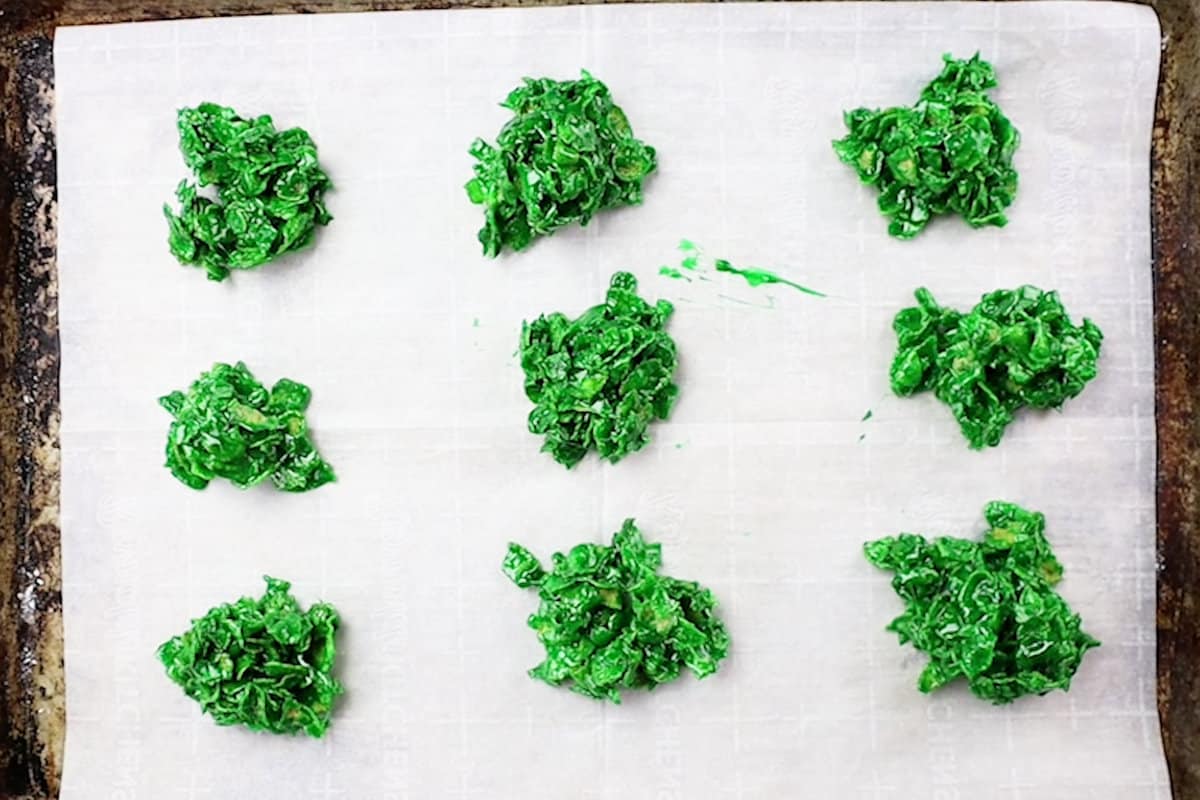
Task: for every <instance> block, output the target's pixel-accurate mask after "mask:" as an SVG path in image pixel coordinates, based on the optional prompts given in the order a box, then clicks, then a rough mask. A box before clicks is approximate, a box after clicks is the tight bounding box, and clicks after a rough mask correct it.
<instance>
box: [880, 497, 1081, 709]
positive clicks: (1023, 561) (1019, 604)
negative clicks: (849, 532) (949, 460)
mask: <svg viewBox="0 0 1200 800" xmlns="http://www.w3.org/2000/svg"><path fill="white" fill-rule="evenodd" d="M984 517H985V518H986V519H987V523H988V527H989V530H988V532H987V533H985V534H984V535H983V539H982V540H980V541H974V540H968V539H957V538H952V537H939V538H937V539H933V540H929V539H926V538H925V537H923V536H917V535H915V534H911V533H902V534H900V535H899V536H889V537H886V538H884V539H879V540H877V541H874V542H869V543H868V544H866V545H865V553H866V557H867V560H868V561H870V562H871V563H872V564H874V565H875V566H877V567H879V568H880V569H885V570H888V571H890V572H892V573H894V577H893V578H892V588H893V589H895V590H896V594H897V595H899V596H900V599H901V600H903V601H904V604H905V610H904V613H903V614H901V615H900V616H898V617H896V618H895V619H894V620H892V622H891V624H890V625H888V630H890V631H894V632H895V633H896V634H897V635H898V636H899V637H900V643H901V644H904V643H907V642H912V644H913V646H914V647H916V648H917V649H918V650H920V651H921V652H923V653H925V654H926V655H928V656H929V663H928V664H927V665H926V667H925V669H924V671H923V672H922V673H921V677H920V679H919V680H918V682H917V688H919V689H920V690H921V691H922V692H932V691H934V690H936V689H940V688H941V687H942V686H945V685H946V684H948V683H951V682H952V681H955V680H957V679H959V678H964V679H966V681H967V685H968V687H969V688H970V690H971V692H972V693H973V694H974V695H975V696H976V697H979V698H982V699H984V700H990V701H991V702H993V703H995V704H997V705H1000V704H1003V703H1010V702H1012V701H1013V700H1015V699H1017V698H1018V697H1022V696H1024V695H1044V694H1046V693H1048V692H1050V691H1052V690H1055V689H1062V690H1064V691H1066V690H1067V689H1069V688H1070V685H1071V678H1072V677H1073V676H1074V675H1075V672H1076V670H1078V669H1079V665H1080V663H1081V662H1082V660H1083V656H1084V653H1086V652H1087V651H1088V650H1090V649H1091V648H1093V647H1098V646H1099V645H1100V642H1098V641H1097V640H1095V639H1093V638H1092V637H1091V636H1089V635H1088V634H1087V633H1084V632H1083V630H1082V629H1081V621H1080V618H1079V615H1078V614H1075V613H1073V612H1072V611H1071V608H1070V606H1068V605H1067V602H1066V601H1065V600H1063V598H1062V597H1061V596H1059V594H1058V592H1057V591H1055V589H1054V587H1055V586H1056V585H1057V584H1058V582H1059V581H1060V580H1062V575H1063V569H1062V565H1061V564H1059V562H1058V560H1057V559H1056V558H1055V557H1054V553H1053V552H1052V551H1051V549H1050V544H1049V543H1048V542H1047V541H1046V536H1045V527H1046V520H1045V517H1043V516H1042V515H1041V514H1039V513H1037V512H1033V511H1026V510H1025V509H1023V508H1021V507H1019V506H1016V505H1013V504H1012V503H1003V502H999V501H993V502H991V503H988V504H987V506H986V507H985V508H984Z"/></svg>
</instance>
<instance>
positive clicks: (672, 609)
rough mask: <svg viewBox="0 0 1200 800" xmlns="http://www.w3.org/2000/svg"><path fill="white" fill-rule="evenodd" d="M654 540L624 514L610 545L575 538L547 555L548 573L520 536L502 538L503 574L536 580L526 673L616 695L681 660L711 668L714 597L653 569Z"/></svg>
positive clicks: (720, 648) (656, 678)
mask: <svg viewBox="0 0 1200 800" xmlns="http://www.w3.org/2000/svg"><path fill="white" fill-rule="evenodd" d="M661 566H662V546H661V545H658V544H647V543H646V541H645V539H643V538H642V534H641V532H640V531H639V530H638V529H637V526H636V525H634V522H633V520H632V519H629V520H626V521H625V524H624V525H623V526H622V527H621V530H620V531H618V532H617V533H615V534H613V540H612V545H611V546H610V547H605V546H603V545H598V544H580V545H576V546H575V547H573V548H571V550H570V552H568V553H567V554H566V555H564V554H562V553H555V554H554V555H553V556H552V557H551V569H550V571H549V572H547V571H546V569H545V568H544V567H543V566H542V565H541V563H540V562H539V561H538V560H537V558H536V557H535V556H534V555H533V554H532V553H530V552H529V551H528V550H526V549H525V548H524V547H521V546H520V545H519V544H510V545H509V546H508V555H507V556H505V558H504V567H503V568H504V574H505V575H507V576H508V577H509V578H510V579H511V580H512V581H513V582H514V583H515V584H517V586H519V587H521V588H522V589H525V588H529V587H536V588H537V590H538V596H539V597H540V598H541V605H540V606H539V608H538V610H537V613H536V614H533V615H532V616H530V617H529V627H530V628H532V629H533V630H535V631H537V634H538V639H539V640H540V641H541V643H542V645H543V646H544V647H545V648H546V659H545V660H544V661H543V662H542V663H541V664H538V665H537V666H536V667H534V668H533V669H532V670H530V671H529V674H530V675H531V676H532V677H534V678H537V679H539V680H542V681H545V682H546V683H548V684H550V685H551V686H562V685H564V684H566V685H569V686H570V688H571V689H573V690H574V691H576V692H579V693H580V694H584V695H587V696H588V697H594V698H597V699H604V698H607V699H609V700H612V701H613V702H614V703H619V702H621V691H622V690H623V689H643V688H644V689H653V688H654V687H655V686H658V685H659V684H662V683H667V682H669V681H673V680H675V679H676V678H678V677H679V675H680V673H681V672H682V671H683V669H684V668H687V669H689V670H691V671H692V673H694V674H695V675H696V677H697V678H704V677H707V676H709V675H711V674H712V673H714V672H716V671H717V665H718V662H720V661H721V660H722V659H723V658H725V656H726V654H727V653H728V651H729V634H728V633H726V631H725V626H724V624H723V623H722V622H721V620H720V619H719V618H718V617H717V615H716V606H717V601H716V598H714V597H713V594H712V592H711V591H709V590H708V589H705V588H704V587H702V586H700V585H699V584H698V583H695V582H693V581H683V580H678V579H676V578H669V577H666V576H664V575H659V574H658V570H659V568H660V567H661Z"/></svg>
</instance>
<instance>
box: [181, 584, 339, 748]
mask: <svg viewBox="0 0 1200 800" xmlns="http://www.w3.org/2000/svg"><path fill="white" fill-rule="evenodd" d="M264 580H266V582H267V591H266V593H265V594H264V595H263V596H262V598H261V599H258V600H255V599H254V598H251V597H243V598H242V599H240V600H238V601H237V602H236V603H226V604H222V605H219V606H217V607H216V608H213V609H211V610H210V611H209V612H208V613H207V614H205V615H204V616H203V617H201V618H200V619H196V620H192V627H191V628H189V629H188V630H186V631H184V632H183V633H182V634H180V635H179V636H175V637H172V638H171V639H170V640H169V641H167V642H165V643H164V644H163V645H162V646H161V647H159V648H158V658H159V660H160V661H162V663H163V666H164V667H166V670H167V677H169V678H170V679H171V680H172V681H174V682H175V683H177V684H178V685H179V686H180V687H181V688H182V689H183V691H184V693H185V694H186V695H187V696H188V697H190V698H192V699H193V700H195V701H196V702H198V703H199V704H200V708H201V710H202V711H203V712H204V713H206V714H211V715H212V718H213V719H214V720H216V722H217V724H218V725H245V726H246V727H247V728H250V729H251V730H255V731H270V732H271V733H301V732H303V733H307V734H308V735H309V736H315V737H318V738H320V737H321V736H323V735H324V734H325V731H326V730H327V729H328V728H329V721H330V716H331V714H332V712H333V701H334V700H335V699H336V698H337V696H338V695H340V694H341V693H342V692H343V691H344V689H343V688H342V685H341V684H340V683H338V681H337V680H336V679H335V678H334V677H333V662H334V657H335V656H336V655H337V647H336V643H335V641H334V639H335V635H336V633H337V629H338V624H339V619H338V613H337V611H336V610H334V608H333V606H330V605H327V604H325V603H315V604H313V605H312V606H310V607H309V609H308V610H307V611H304V610H302V609H301V608H300V605H299V603H297V602H296V599H295V598H294V597H292V596H291V594H289V593H288V589H289V588H290V587H291V584H289V583H288V582H287V581H281V580H277V579H275V578H270V577H264Z"/></svg>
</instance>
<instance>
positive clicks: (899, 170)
mask: <svg viewBox="0 0 1200 800" xmlns="http://www.w3.org/2000/svg"><path fill="white" fill-rule="evenodd" d="M942 58H943V60H944V61H945V66H944V67H943V68H942V73H941V74H940V75H938V76H937V77H936V78H934V79H933V81H932V82H931V83H930V84H929V85H928V86H926V87H925V89H924V90H923V91H922V92H921V99H920V100H919V101H917V104H916V105H914V106H911V107H908V106H901V107H897V108H886V109H883V110H878V109H869V108H858V109H855V110H853V111H847V112H846V114H845V121H846V127H847V128H848V129H849V133H848V134H847V135H846V137H845V138H843V139H840V140H838V141H835V142H834V143H833V149H834V151H835V152H836V153H837V155H838V158H840V159H841V160H842V161H843V162H845V163H846V164H848V165H849V166H851V167H853V168H854V171H855V172H857V173H858V177H859V178H860V179H862V181H863V183H866V184H869V185H871V186H875V187H877V188H878V189H879V210H880V211H881V212H883V215H884V216H885V217H887V218H888V219H889V220H890V222H889V223H888V233H890V234H891V235H892V236H896V237H898V238H901V239H909V238H912V237H913V236H916V235H917V234H918V233H920V232H921V231H922V230H923V229H924V228H925V226H926V225H927V224H928V223H929V220H930V219H932V218H933V217H934V216H935V215H937V214H960V215H962V217H963V218H964V219H965V220H966V221H967V223H968V224H970V225H971V226H972V227H976V228H978V227H982V226H984V225H999V226H1002V225H1004V224H1006V223H1007V222H1008V219H1007V217H1005V215H1004V209H1006V208H1008V206H1009V205H1011V204H1012V201H1013V198H1014V197H1015V196H1016V193H1017V172H1016V170H1015V169H1013V165H1012V159H1013V153H1014V152H1015V151H1016V149H1017V146H1018V145H1019V144H1020V141H1021V137H1020V134H1019V133H1018V132H1017V129H1016V128H1015V127H1013V124H1012V123H1011V122H1010V121H1009V119H1008V117H1006V116H1004V114H1003V113H1002V112H1001V111H1000V108H999V107H998V106H997V105H996V104H995V103H993V102H992V101H991V99H990V98H989V97H988V96H987V94H986V93H985V92H986V90H988V89H991V88H993V87H994V86H995V85H996V73H995V71H994V70H993V69H992V65H991V64H989V63H987V62H986V61H984V60H982V59H981V58H980V57H979V54H978V53H976V54H975V55H974V56H973V57H971V58H970V59H966V60H955V59H954V58H952V57H951V56H950V55H949V54H946V55H944V56H943V57H942Z"/></svg>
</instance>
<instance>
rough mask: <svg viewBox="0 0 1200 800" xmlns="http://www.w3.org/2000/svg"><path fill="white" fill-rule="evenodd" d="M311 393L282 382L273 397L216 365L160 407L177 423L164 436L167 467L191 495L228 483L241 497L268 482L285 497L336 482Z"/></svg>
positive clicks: (236, 369) (239, 369)
mask: <svg viewBox="0 0 1200 800" xmlns="http://www.w3.org/2000/svg"><path fill="white" fill-rule="evenodd" d="M311 397H312V393H311V392H310V391H309V389H308V387H307V386H305V385H304V384H302V383H296V382H295V381H293V380H288V379H287V378H283V379H282V380H280V381H279V382H277V383H276V384H275V385H274V386H273V387H271V390H270V391H267V389H266V387H264V386H263V385H262V384H261V383H259V382H258V381H257V380H255V378H254V376H253V375H251V374H250V370H249V369H247V368H246V365H245V364H243V363H241V362H240V361H239V362H238V363H237V365H236V366H232V367H231V366H229V365H228V364H214V365H213V368H212V369H211V370H209V371H208V372H205V373H203V374H202V375H201V376H200V377H199V378H198V379H197V380H196V381H195V382H194V383H193V384H192V385H191V387H190V388H189V389H188V390H187V392H186V393H184V392H171V394H169V395H167V396H166V397H160V398H159V400H158V402H159V404H160V405H161V406H162V407H163V408H165V409H166V410H167V411H169V412H171V416H173V417H175V421H174V422H172V423H171V428H170V431H169V432H168V433H167V466H168V467H169V468H170V470H171V473H172V474H173V475H174V476H175V477H176V478H178V479H179V480H180V481H182V482H183V483H185V484H187V485H188V486H190V487H192V488H193V489H203V488H204V487H206V486H207V485H208V483H209V481H211V480H212V479H213V478H228V479H229V480H230V481H231V482H233V484H234V485H235V486H239V487H241V488H243V489H245V488H248V487H250V486H254V485H256V484H259V483H262V482H263V481H265V480H267V479H268V478H270V479H271V482H272V483H274V484H275V486H276V487H277V488H279V489H282V490H284V491H287V492H306V491H308V490H309V489H315V488H317V487H318V486H321V485H322V484H325V483H329V482H330V481H332V480H333V479H334V475H333V468H332V467H330V466H329V464H327V463H326V462H325V461H324V460H323V459H322V458H321V456H320V454H318V453H317V450H316V447H315V446H314V445H313V442H312V439H311V438H310V436H309V432H308V423H307V422H306V421H305V418H304V411H305V409H307V408H308V403H309V400H310V399H311Z"/></svg>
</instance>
